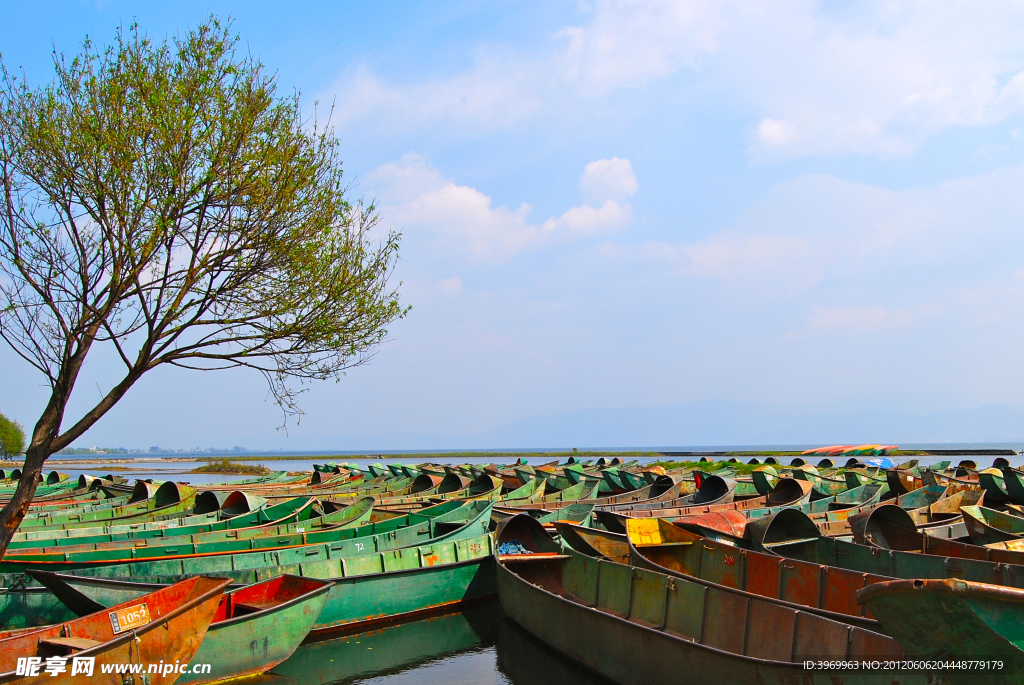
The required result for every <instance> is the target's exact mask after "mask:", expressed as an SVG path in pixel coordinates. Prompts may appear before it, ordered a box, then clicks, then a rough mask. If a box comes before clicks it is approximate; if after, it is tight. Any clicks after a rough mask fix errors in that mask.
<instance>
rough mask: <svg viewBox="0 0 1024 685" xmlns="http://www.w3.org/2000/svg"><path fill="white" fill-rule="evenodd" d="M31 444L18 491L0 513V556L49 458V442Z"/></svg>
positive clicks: (17, 524)
mask: <svg viewBox="0 0 1024 685" xmlns="http://www.w3.org/2000/svg"><path fill="white" fill-rule="evenodd" d="M32 442H33V444H32V446H30V447H29V448H28V450H27V451H26V452H25V467H24V468H23V469H22V470H21V480H19V481H18V489H17V490H15V491H14V496H13V497H12V498H11V501H10V502H8V503H7V506H5V507H4V508H3V510H2V511H0V556H3V554H4V552H6V551H7V545H9V544H11V540H13V539H14V533H15V532H17V530H18V526H20V525H21V521H22V519H24V518H25V513H26V512H27V511H28V505H29V504H31V503H32V498H33V497H34V496H35V494H36V486H37V485H38V484H39V481H40V478H41V475H42V472H43V464H44V463H45V462H46V458H47V457H49V456H50V454H49V449H48V447H49V440H47V441H46V446H44V445H38V444H35V442H36V441H35V440H33V441H32Z"/></svg>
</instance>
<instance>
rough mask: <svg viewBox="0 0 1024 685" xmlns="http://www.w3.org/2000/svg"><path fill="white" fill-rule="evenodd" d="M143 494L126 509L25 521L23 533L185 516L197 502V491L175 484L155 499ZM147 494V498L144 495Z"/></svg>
mask: <svg viewBox="0 0 1024 685" xmlns="http://www.w3.org/2000/svg"><path fill="white" fill-rule="evenodd" d="M144 485H145V484H144ZM139 493H140V498H139V499H137V500H136V501H134V502H130V503H129V504H126V505H124V506H123V507H114V508H112V509H104V510H100V511H93V512H85V513H69V514H67V515H63V516H57V515H55V516H47V517H38V518H35V519H29V520H27V521H22V523H21V526H19V530H20V531H22V532H24V531H27V530H29V529H31V528H54V527H60V526H64V527H86V526H95V525H97V523H99V522H105V523H114V522H118V523H123V522H128V521H138V520H143V519H145V520H151V519H153V518H155V517H157V516H167V515H174V514H181V513H182V512H184V511H187V510H188V509H190V508H191V507H192V505H193V504H194V503H195V499H196V490H195V488H192V487H190V486H187V485H183V484H181V483H174V482H172V481H167V482H166V483H163V484H162V485H161V486H160V487H159V488H157V491H156V492H155V493H154V494H153V496H152V497H149V496H148V493H149V491H148V489H145V488H141V489H140V490H139ZM143 493H145V495H146V496H142V495H143Z"/></svg>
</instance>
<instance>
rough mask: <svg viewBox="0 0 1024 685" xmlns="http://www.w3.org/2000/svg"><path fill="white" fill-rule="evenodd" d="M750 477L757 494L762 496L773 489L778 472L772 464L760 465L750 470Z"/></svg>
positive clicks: (777, 478)
mask: <svg viewBox="0 0 1024 685" xmlns="http://www.w3.org/2000/svg"><path fill="white" fill-rule="evenodd" d="M750 479H751V481H753V483H754V488H755V489H756V490H757V494H759V495H761V496H764V495H767V494H768V493H770V492H771V491H772V490H773V489H775V483H776V482H778V480H779V472H778V471H776V470H775V468H774V467H772V466H760V467H758V468H756V469H754V470H753V471H751V472H750Z"/></svg>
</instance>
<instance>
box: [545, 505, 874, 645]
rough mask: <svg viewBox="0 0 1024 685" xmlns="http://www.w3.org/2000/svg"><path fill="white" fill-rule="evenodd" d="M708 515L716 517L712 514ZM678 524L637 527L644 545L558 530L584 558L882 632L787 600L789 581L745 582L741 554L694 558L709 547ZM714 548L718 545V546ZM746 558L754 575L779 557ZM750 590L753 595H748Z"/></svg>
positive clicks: (863, 621) (865, 621)
mask: <svg viewBox="0 0 1024 685" xmlns="http://www.w3.org/2000/svg"><path fill="white" fill-rule="evenodd" d="M708 516H712V515H711V514H709V515H708ZM673 525H674V526H675V527H672V526H669V525H665V524H664V522H662V523H659V524H657V529H656V530H655V529H654V524H653V523H652V522H651V521H644V522H641V523H637V524H635V525H633V526H632V534H633V535H634V536H635V537H636V538H637V539H641V538H642V539H643V540H644V542H642V543H641V544H640V545H639V546H637V545H634V544H633V543H632V542H631V541H630V537H629V535H623V534H619V533H610V532H607V531H596V530H592V529H586V528H582V527H579V526H566V525H564V524H560V525H559V526H558V532H559V534H560V535H561V538H562V541H563V542H564V543H565V544H568V545H569V546H571V547H573V548H574V549H575V550H576V551H578V552H582V553H584V554H589V555H591V556H603V557H605V558H608V559H610V560H612V561H617V562H618V563H624V564H632V565H633V566H637V567H640V568H646V569H649V570H653V571H657V572H659V573H664V574H666V575H669V576H676V577H685V578H690V579H692V580H693V581H694V582H696V583H699V584H702V585H706V586H708V587H713V588H716V589H722V590H729V591H732V592H733V593H735V594H739V595H743V596H746V597H748V598H755V597H756V598H758V599H767V600H768V601H770V602H773V603H777V604H780V605H782V606H786V607H789V608H791V609H794V610H799V611H808V612H811V613H813V614H816V615H819V616H824V617H826V618H829V619H831V620H834V621H840V622H842V623H849V624H851V625H856V626H859V627H861V628H865V629H867V630H872V631H874V632H882V631H881V627H880V626H879V624H878V622H877V621H875V620H874V619H872V618H869V617H865V616H860V615H851V614H849V613H841V612H835V611H830V610H829V609H827V608H823V607H819V606H818V605H817V603H813V604H812V603H809V602H807V601H805V602H802V603H799V602H793V601H788V600H787V599H786V597H787V595H788V594H791V593H792V588H787V587H786V586H787V582H786V581H785V580H784V581H783V582H782V583H780V584H777V585H775V586H772V585H771V583H770V580H769V581H765V582H762V579H757V578H752V579H746V578H741V577H740V576H739V575H738V574H737V573H736V572H735V571H733V569H732V568H731V567H732V566H734V565H735V562H736V561H737V557H736V556H735V552H733V553H732V555H731V556H730V554H729V552H726V555H725V556H724V557H723V560H724V561H725V563H724V564H718V563H707V562H712V561H713V560H714V558H713V557H712V556H710V555H706V554H703V553H700V554H694V553H693V551H692V550H690V549H688V548H689V547H692V546H693V545H694V544H695V543H696V544H704V543H703V542H699V543H698V540H699V538H695V537H694V536H693V535H690V534H682V533H681V532H680V531H677V530H676V528H678V527H679V524H678V523H675V524H673ZM683 532H685V530H684V531H683ZM712 544H714V543H713V542H712ZM726 549H727V548H726ZM740 554H742V555H744V557H743V562H745V563H746V564H747V565H748V566H747V570H748V571H752V572H753V571H757V570H758V569H759V568H764V567H771V566H772V565H775V564H777V560H776V559H771V558H767V557H765V558H762V559H760V561H761V564H760V566H759V565H758V564H757V560H758V559H757V557H758V555H760V554H761V553H759V552H752V551H743V552H740ZM752 558H754V561H753V562H752V561H751V559H752ZM730 559H732V560H733V561H734V563H733V564H730V563H729V560H730ZM701 562H704V563H701ZM748 588H749V591H747V590H748ZM830 589H831V590H832V591H835V590H837V589H839V587H838V585H834V586H833V587H832V588H830ZM844 606H846V607H850V606H852V605H851V603H849V602H847V603H846V604H845V605H844Z"/></svg>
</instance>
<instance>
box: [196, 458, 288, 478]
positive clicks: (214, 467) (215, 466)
mask: <svg viewBox="0 0 1024 685" xmlns="http://www.w3.org/2000/svg"><path fill="white" fill-rule="evenodd" d="M189 473H229V474H233V475H244V476H266V475H268V474H269V473H270V469H268V468H267V467H266V466H261V465H258V464H235V463H232V462H231V461H230V460H228V459H218V460H217V461H211V462H209V463H208V464H206V465H204V466H200V467H198V468H194V469H192V470H191V471H189Z"/></svg>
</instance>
